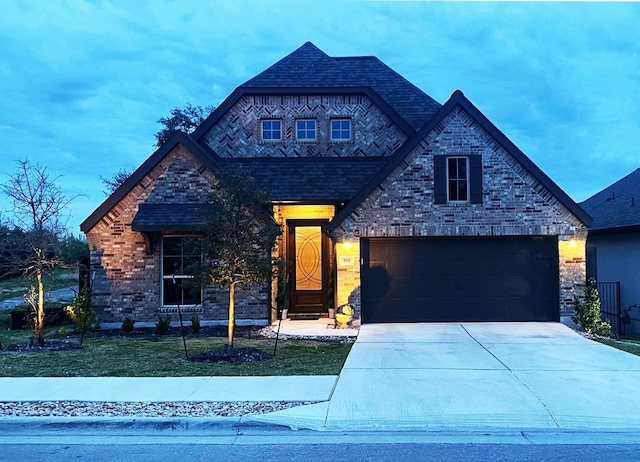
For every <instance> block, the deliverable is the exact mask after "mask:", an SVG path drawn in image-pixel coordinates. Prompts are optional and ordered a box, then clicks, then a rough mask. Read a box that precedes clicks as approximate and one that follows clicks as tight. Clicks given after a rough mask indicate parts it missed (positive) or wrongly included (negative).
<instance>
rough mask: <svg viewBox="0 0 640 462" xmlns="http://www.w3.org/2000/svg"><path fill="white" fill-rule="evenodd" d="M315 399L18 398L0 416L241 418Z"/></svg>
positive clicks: (0, 408) (3, 407)
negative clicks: (107, 399)
mask: <svg viewBox="0 0 640 462" xmlns="http://www.w3.org/2000/svg"><path fill="white" fill-rule="evenodd" d="M315 403H316V401H233V402H220V401H180V402H153V403H152V402H109V401H19V402H0V418H1V417H134V416H136V417H212V416H221V417H242V416H245V415H249V414H265V413H268V412H274V411H281V410H283V409H289V408H292V407H296V406H304V405H307V404H315Z"/></svg>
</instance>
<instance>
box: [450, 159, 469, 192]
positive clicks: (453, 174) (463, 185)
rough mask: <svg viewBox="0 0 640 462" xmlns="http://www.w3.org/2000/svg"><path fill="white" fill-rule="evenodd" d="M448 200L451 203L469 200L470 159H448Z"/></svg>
mask: <svg viewBox="0 0 640 462" xmlns="http://www.w3.org/2000/svg"><path fill="white" fill-rule="evenodd" d="M447 199H448V201H449V202H467V201H468V200H469V158H468V157H449V158H447Z"/></svg>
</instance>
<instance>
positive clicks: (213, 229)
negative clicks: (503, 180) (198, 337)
mask: <svg viewBox="0 0 640 462" xmlns="http://www.w3.org/2000/svg"><path fill="white" fill-rule="evenodd" d="M217 176H218V183H217V184H216V185H215V186H214V188H213V191H212V193H211V197H210V201H211V204H212V213H211V216H210V217H209V219H208V220H207V226H206V230H205V233H204V235H203V237H202V239H201V240H200V245H201V246H202V253H203V256H204V258H203V261H202V262H201V263H200V264H199V265H197V268H196V269H195V271H194V273H195V276H196V277H195V280H196V281H197V282H198V283H199V284H200V285H201V286H203V287H204V286H208V285H211V284H216V285H219V286H221V287H225V288H228V290H229V326H228V335H227V345H226V346H225V351H226V352H227V353H232V352H233V334H234V326H235V289H236V287H237V286H238V285H245V284H247V285H248V284H255V283H260V282H264V281H267V280H269V278H271V276H272V272H273V271H274V269H275V268H277V263H278V262H277V259H275V258H274V257H273V255H274V253H273V251H274V248H275V243H276V238H277V237H278V236H279V235H280V226H279V225H278V224H277V223H276V222H275V221H274V219H273V217H272V215H271V213H270V203H269V201H268V199H267V195H266V194H265V193H264V192H262V191H260V190H259V189H258V188H257V187H256V185H255V184H254V182H253V180H252V178H251V177H249V176H248V175H247V174H246V173H244V172H243V171H242V170H236V169H226V170H225V171H222V172H220V173H219V175H217Z"/></svg>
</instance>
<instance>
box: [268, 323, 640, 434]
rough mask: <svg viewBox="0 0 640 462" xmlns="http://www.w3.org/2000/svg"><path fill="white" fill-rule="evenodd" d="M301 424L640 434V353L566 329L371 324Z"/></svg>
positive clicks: (288, 416)
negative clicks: (632, 430)
mask: <svg viewBox="0 0 640 462" xmlns="http://www.w3.org/2000/svg"><path fill="white" fill-rule="evenodd" d="M257 420H262V421H268V422H271V423H281V424H285V425H289V426H291V427H293V428H313V429H324V430H341V429H350V430H372V429H386V430H388V429H401V428H403V429H422V430H424V429H434V430H435V429H465V428H467V429H471V428H473V429H475V430H477V429H483V428H487V429H493V430H495V429H508V430H518V431H525V430H532V429H538V430H551V431H554V430H561V431H573V430H576V431H581V430H587V429H592V430H594V429H600V430H604V431H606V430H608V429H611V430H614V431H615V430H616V429H617V430H621V429H625V430H629V429H630V428H637V429H639V430H640V357H637V356H634V355H631V354H628V353H624V352H621V351H619V350H616V349H614V348H611V347H608V346H605V345H602V344H599V343H597V342H594V341H591V340H588V339H585V338H584V337H582V336H581V335H579V334H577V333H575V332H574V331H572V330H571V329H569V328H568V327H566V326H564V325H562V324H558V323H435V324H432V323H429V324H371V325H364V326H362V327H361V329H360V333H359V336H358V340H357V341H356V343H355V344H354V346H353V348H352V350H351V353H350V354H349V357H348V359H347V361H346V363H345V366H344V368H343V370H342V372H341V374H340V377H339V379H338V382H337V385H336V388H335V390H334V392H333V394H332V397H331V400H330V401H329V402H326V403H319V404H315V405H311V406H303V407H298V408H293V409H289V410H286V411H281V412H276V413H273V414H267V415H264V416H259V417H258V418H257Z"/></svg>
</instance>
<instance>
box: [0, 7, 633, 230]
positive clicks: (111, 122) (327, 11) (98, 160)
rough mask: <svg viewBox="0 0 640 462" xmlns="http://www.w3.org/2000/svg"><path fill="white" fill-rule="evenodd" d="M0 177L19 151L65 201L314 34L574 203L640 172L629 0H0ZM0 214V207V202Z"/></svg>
mask: <svg viewBox="0 0 640 462" xmlns="http://www.w3.org/2000/svg"><path fill="white" fill-rule="evenodd" d="M2 7H3V11H2V15H0V44H1V46H0V108H1V110H0V141H1V146H2V152H1V155H0V173H2V181H5V180H6V175H7V174H9V173H12V172H13V171H14V170H15V162H14V161H15V160H16V159H23V158H28V159H29V160H30V161H32V162H33V163H38V164H40V165H43V166H47V168H48V171H49V173H50V174H51V175H52V176H57V175H63V176H62V177H61V178H60V179H59V180H58V181H59V185H60V186H62V187H63V189H64V191H65V192H66V193H67V195H69V196H74V195H79V197H78V198H76V199H75V201H74V203H73V207H72V210H70V218H69V228H70V230H71V231H72V232H73V233H75V234H78V233H79V224H80V222H82V221H83V220H84V219H85V218H86V217H87V216H88V215H89V214H90V213H91V212H92V211H93V210H94V209H95V208H96V207H97V206H98V205H99V204H100V203H101V202H102V201H103V200H104V199H105V198H106V196H105V195H104V194H103V192H102V191H103V189H104V188H103V185H102V183H101V182H100V176H104V177H110V176H111V175H113V174H114V173H115V172H116V171H117V170H118V169H119V168H125V169H133V168H137V167H138V166H139V165H140V164H141V163H142V162H143V161H144V160H145V159H146V158H147V157H148V156H149V155H150V154H151V153H152V152H153V151H154V146H153V145H154V133H155V132H156V131H158V130H159V129H160V125H159V124H158V123H157V120H158V118H160V117H162V116H165V115H168V114H169V111H170V109H171V108H172V107H176V106H178V107H182V106H184V105H185V104H186V103H191V104H194V105H202V106H206V105H218V104H220V103H221V102H222V101H223V100H224V99H225V98H226V97H227V96H228V95H229V94H230V93H231V92H232V91H233V89H234V88H235V87H236V86H238V85H240V84H242V83H243V82H245V81H246V80H248V79H250V78H251V77H253V76H254V75H256V74H257V73H259V72H261V71H262V70H264V69H266V68H267V67H268V66H270V65H271V64H273V63H274V62H276V61H277V60H279V59H280V58H282V57H284V56H285V55H287V54H288V53H290V52H291V51H293V50H295V49H296V48H298V47H299V46H300V45H302V44H303V43H304V42H306V41H311V42H313V43H314V44H315V45H316V46H318V47H319V48H320V49H322V50H323V51H324V52H326V53H327V54H329V55H330V56H358V55H375V56H377V57H378V58H380V59H381V60H382V61H383V62H385V63H386V64H387V65H389V66H390V67H392V68H393V69H395V70H396V71H397V72H399V73H400V74H401V75H403V76H404V77H405V78H407V79H408V80H409V81H411V82H412V83H414V84H415V85H416V86H418V87H419V88H421V89H422V90H423V91H425V92H426V93H428V94H429V95H431V96H432V97H433V98H435V99H436V100H438V101H439V102H441V103H444V102H445V101H446V100H447V99H448V98H449V96H450V95H451V93H453V92H454V91H455V90H456V89H460V90H462V91H463V92H464V94H465V96H467V98H469V99H470V100H471V101H472V102H473V103H474V104H475V105H476V106H477V107H478V108H479V109H480V110H481V111H482V112H483V113H484V114H485V115H486V116H487V117H488V118H489V119H490V120H491V121H492V122H493V123H494V124H495V125H496V126H497V127H498V128H499V129H500V130H502V131H503V132H504V133H505V134H506V135H507V136H508V137H509V138H510V139H511V140H512V141H513V142H514V143H515V144H516V145H517V146H518V147H519V148H520V149H522V150H523V151H524V152H525V154H527V155H528V156H529V157H530V158H531V159H532V160H533V161H534V162H535V163H536V164H537V165H538V166H539V167H540V168H542V170H543V171H545V173H547V175H549V176H550V177H551V178H552V179H553V180H554V181H555V182H556V183H558V185H559V186H560V187H561V188H563V189H564V190H565V191H566V192H567V193H568V194H569V195H570V196H571V197H572V198H573V199H574V200H576V201H578V202H579V201H582V200H584V199H586V198H588V197H590V196H591V195H593V194H595V193H596V192H598V191H600V190H601V189H603V188H605V187H606V186H608V185H609V184H611V183H613V182H614V181H616V180H618V179H620V178H621V177H623V176H625V175H626V174H628V173H630V172H631V171H633V170H635V169H636V168H638V167H640V28H639V27H638V23H640V4H639V3H573V2H572V3H530V2H523V3H494V2H491V3H482V2H470V3H459V2H418V1H416V2H400V1H386V2H375V1H331V0H320V1H316V0H307V1H304V2H303V1H300V0H295V1H290V0H278V1H277V2H274V1H273V0H269V1H263V0H232V1H182V2H178V1H148V2H147V1H137V0H122V1H120V0H113V1H100V0H97V1H91V2H89V1H81V0H70V1H62V0H60V1H53V0H52V1H38V0H33V1H29V0H4V1H3V2H2ZM0 209H2V210H3V211H4V212H3V215H4V217H6V216H7V215H8V214H9V213H10V212H8V211H7V210H8V209H9V204H8V203H7V201H6V199H4V198H2V199H0Z"/></svg>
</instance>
